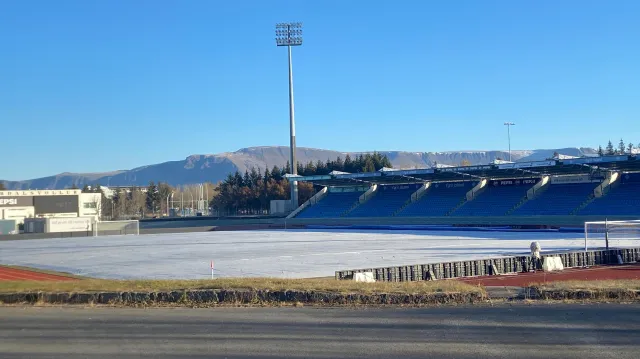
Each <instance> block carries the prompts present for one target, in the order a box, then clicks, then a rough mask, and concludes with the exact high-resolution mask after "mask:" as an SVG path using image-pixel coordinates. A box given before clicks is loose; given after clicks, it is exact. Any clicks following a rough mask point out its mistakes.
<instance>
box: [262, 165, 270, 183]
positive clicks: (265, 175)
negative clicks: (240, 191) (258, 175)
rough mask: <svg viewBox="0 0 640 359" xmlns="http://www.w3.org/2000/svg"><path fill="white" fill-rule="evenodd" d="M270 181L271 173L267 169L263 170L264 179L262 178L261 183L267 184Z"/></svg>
mask: <svg viewBox="0 0 640 359" xmlns="http://www.w3.org/2000/svg"><path fill="white" fill-rule="evenodd" d="M270 179H271V171H269V167H267V168H266V169H265V170H264V177H262V182H263V183H265V184H266V183H267V182H269V180H270Z"/></svg>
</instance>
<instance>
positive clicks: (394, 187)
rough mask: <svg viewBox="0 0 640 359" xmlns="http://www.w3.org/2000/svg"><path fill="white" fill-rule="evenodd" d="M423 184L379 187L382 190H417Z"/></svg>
mask: <svg viewBox="0 0 640 359" xmlns="http://www.w3.org/2000/svg"><path fill="white" fill-rule="evenodd" d="M422 186H423V184H420V183H412V184H399V185H384V186H378V189H380V190H382V191H404V190H413V191H417V190H418V189H420V187H422Z"/></svg>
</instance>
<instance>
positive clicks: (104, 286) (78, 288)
mask: <svg viewBox="0 0 640 359" xmlns="http://www.w3.org/2000/svg"><path fill="white" fill-rule="evenodd" d="M195 289H253V290H271V291H285V290H298V291H324V292H335V293H361V294H374V293H399V294H430V293H484V288H483V287H480V286H474V285H470V284H466V283H462V282H459V281H455V280H444V281H434V282H400V283H391V282H376V283H360V282H354V281H338V280H335V279H279V278H220V279H213V280H103V279H86V280H79V281H65V282H37V281H0V293H24V292H38V291H41V292H70V293H79V292H85V293H94V292H160V291H174V290H195Z"/></svg>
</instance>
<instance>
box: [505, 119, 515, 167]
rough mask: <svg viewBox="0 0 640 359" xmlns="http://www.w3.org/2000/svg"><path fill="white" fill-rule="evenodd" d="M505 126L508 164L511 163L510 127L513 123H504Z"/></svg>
mask: <svg viewBox="0 0 640 359" xmlns="http://www.w3.org/2000/svg"><path fill="white" fill-rule="evenodd" d="M504 125H505V126H507V141H509V162H511V126H514V125H515V123H513V122H505V123H504Z"/></svg>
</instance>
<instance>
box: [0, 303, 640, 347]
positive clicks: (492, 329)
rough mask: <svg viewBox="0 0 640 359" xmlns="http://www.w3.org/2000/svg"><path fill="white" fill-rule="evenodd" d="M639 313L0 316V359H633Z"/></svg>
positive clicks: (584, 309)
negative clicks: (485, 358) (480, 358)
mask: <svg viewBox="0 0 640 359" xmlns="http://www.w3.org/2000/svg"><path fill="white" fill-rule="evenodd" d="M638 338H640V305H638V304H634V305H618V304H609V305H564V304H563V305H547V304H536V305H522V304H518V305H500V306H495V307H490V306H480V307H457V308H456V307H440V308H425V309H401V308H388V309H317V308H217V309H188V308H178V309H166V308H165V309H130V308H126V309H114V308H69V307H66V308H56V307H41V308H38V307H26V308H19V307H0V358H4V359H11V358H31V359H39V358H65V359H70V358H71V359H75V358H90V359H97V358H109V359H113V358H187V359H188V358H229V359H236V358H402V359H409V358H427V357H432V358H436V357H437V358H462V359H464V358H479V357H492V358H563V359H568V358H580V359H585V358H598V359H601V358H616V359H623V358H637V357H638V353H640V340H639V339H638Z"/></svg>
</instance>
